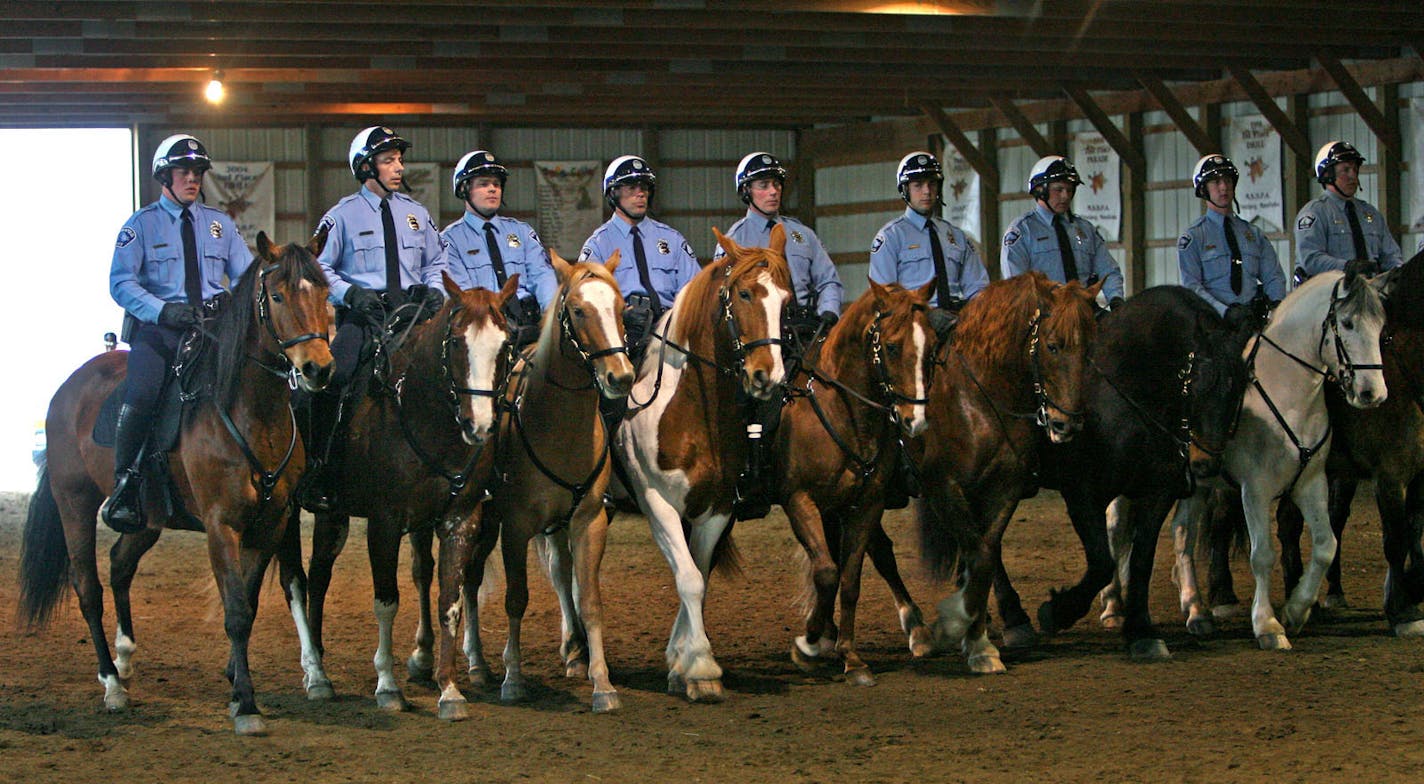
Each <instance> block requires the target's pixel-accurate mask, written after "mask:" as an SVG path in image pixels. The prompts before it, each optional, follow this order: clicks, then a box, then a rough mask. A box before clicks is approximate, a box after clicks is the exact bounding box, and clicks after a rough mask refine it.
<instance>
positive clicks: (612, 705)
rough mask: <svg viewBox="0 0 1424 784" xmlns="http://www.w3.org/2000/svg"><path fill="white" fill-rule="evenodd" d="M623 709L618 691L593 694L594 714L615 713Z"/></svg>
mask: <svg viewBox="0 0 1424 784" xmlns="http://www.w3.org/2000/svg"><path fill="white" fill-rule="evenodd" d="M622 707H623V702H622V700H619V699H618V692H616V691H596V692H594V693H593V712H594V713H613V712H614V711H617V710H619V709H621V708H622Z"/></svg>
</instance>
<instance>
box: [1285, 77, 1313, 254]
mask: <svg viewBox="0 0 1424 784" xmlns="http://www.w3.org/2000/svg"><path fill="white" fill-rule="evenodd" d="M1286 111H1288V112H1289V113H1290V115H1289V116H1290V117H1291V118H1293V120H1294V122H1295V124H1296V125H1297V126H1299V127H1302V128H1303V127H1305V125H1306V123H1307V122H1308V121H1309V117H1310V97H1309V96H1307V95H1292V96H1290V97H1289V98H1287V99H1286ZM1286 153H1287V156H1286V158H1285V159H1284V160H1283V161H1282V165H1283V166H1284V167H1285V172H1284V174H1285V196H1286V208H1285V216H1284V218H1285V226H1283V227H1282V228H1284V229H1285V232H1286V237H1288V238H1289V242H1288V243H1287V244H1286V248H1287V252H1286V253H1285V254H1284V258H1282V259H1281V260H1280V261H1281V269H1282V270H1283V271H1284V272H1285V274H1286V280H1287V281H1290V280H1291V272H1292V271H1294V270H1295V216H1296V215H1298V214H1299V213H1300V210H1301V208H1302V207H1304V206H1305V205H1306V202H1308V201H1310V200H1311V199H1312V198H1314V197H1315V194H1316V192H1317V191H1318V189H1319V187H1320V186H1319V184H1317V183H1316V182H1315V152H1314V151H1313V150H1309V151H1307V152H1306V154H1304V155H1302V154H1300V153H1297V152H1294V149H1290V150H1286Z"/></svg>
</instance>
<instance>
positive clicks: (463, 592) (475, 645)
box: [460, 510, 499, 689]
mask: <svg viewBox="0 0 1424 784" xmlns="http://www.w3.org/2000/svg"><path fill="white" fill-rule="evenodd" d="M486 513H488V510H486ZM498 539H499V523H498V521H497V520H494V519H493V518H491V517H489V516H488V514H486V517H485V518H484V523H483V525H481V526H480V536H479V539H477V540H476V541H475V549H474V552H473V555H472V556H471V557H470V562H469V563H467V564H465V585H464V586H463V587H462V588H461V589H460V596H461V598H462V600H463V601H464V607H465V659H466V661H468V662H469V669H468V670H467V671H466V674H467V675H468V676H469V678H470V686H472V687H476V688H481V689H483V688H486V687H488V686H489V685H490V683H491V682H492V679H491V677H490V671H489V664H488V662H486V661H485V651H484V645H483V644H482V642H481V640H480V589H481V586H483V585H484V580H485V565H486V564H487V563H488V562H489V557H490V553H492V552H494V546H495V542H496V541H498Z"/></svg>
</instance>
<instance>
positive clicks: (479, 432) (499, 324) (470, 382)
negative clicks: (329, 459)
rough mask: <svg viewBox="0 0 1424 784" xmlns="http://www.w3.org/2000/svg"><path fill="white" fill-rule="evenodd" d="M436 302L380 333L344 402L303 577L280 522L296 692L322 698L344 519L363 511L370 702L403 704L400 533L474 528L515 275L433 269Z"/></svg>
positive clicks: (292, 538) (293, 538) (293, 530)
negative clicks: (501, 278)
mask: <svg viewBox="0 0 1424 784" xmlns="http://www.w3.org/2000/svg"><path fill="white" fill-rule="evenodd" d="M444 286H445V291H446V292H447V293H448V294H449V298H448V300H447V301H446V302H445V304H444V305H443V306H442V307H441V308H440V309H439V310H438V311H436V313H435V314H434V315H433V316H431V317H430V318H429V319H428V320H426V321H424V322H421V323H417V324H414V325H412V326H411V327H410V329H409V331H408V333H406V336H405V339H404V341H403V342H401V343H400V345H399V346H393V345H392V342H391V341H389V340H388V341H387V343H386V345H385V346H384V347H383V348H382V350H381V354H382V355H383V356H385V357H386V358H387V359H386V361H385V362H378V363H377V365H378V367H377V372H376V377H375V379H374V380H373V381H372V386H371V389H370V391H369V392H368V393H367V394H366V395H363V396H361V397H360V398H359V399H357V400H355V401H353V402H351V403H349V404H351V405H354V406H355V410H354V412H353V413H352V415H351V418H350V425H349V430H348V432H347V435H346V438H347V445H346V449H347V451H346V460H345V467H344V469H343V470H342V472H341V475H340V476H339V477H336V479H335V486H334V488H333V489H334V490H335V491H336V493H337V496H336V504H335V508H334V509H332V510H331V511H329V512H319V513H317V514H315V515H314V517H315V521H316V523H315V526H314V528H313V532H312V555H311V566H310V579H308V575H307V574H306V572H304V571H303V569H302V544H301V539H300V537H299V535H298V532H299V527H298V525H297V524H296V521H297V516H298V514H299V513H300V510H299V509H297V508H295V507H293V509H292V510H291V517H292V524H291V525H290V530H289V532H288V535H287V537H286V538H285V539H284V540H283V543H282V546H281V548H280V550H279V552H278V562H279V563H280V564H281V580H282V586H283V589H284V590H285V591H286V595H287V603H288V606H289V607H290V609H291V612H292V617H293V620H294V622H295V623H296V625H297V632H298V636H299V637H300V639H301V646H302V654H301V662H302V670H303V673H304V683H305V685H306V688H307V696H308V698H310V699H330V698H331V697H332V696H333V695H334V691H333V689H332V686H331V680H330V679H329V678H328V677H327V675H326V672H325V669H324V667H323V663H322V658H323V656H324V654H325V650H324V646H323V644H322V622H323V618H324V610H325V602H326V591H327V588H328V587H329V586H330V583H331V569H332V566H333V564H334V563H335V562H336V558H337V556H338V555H340V553H341V549H342V547H343V546H344V545H345V543H346V536H347V532H348V529H349V526H350V516H351V515H356V516H359V517H365V518H366V546H367V551H368V557H369V560H370V564H371V582H372V588H373V592H374V594H375V597H374V598H375V601H374V610H375V616H376V624H377V647H376V655H375V659H374V664H375V668H376V704H377V705H378V706H379V707H380V708H382V709H384V710H392V711H401V710H406V709H408V708H409V703H408V702H407V701H406V698H405V694H404V693H403V692H402V691H401V687H400V684H399V682H398V681H397V680H396V676H395V670H394V662H395V658H394V655H393V654H392V644H393V642H392V625H393V623H394V621H395V616H396V611H397V609H398V608H399V605H400V588H399V587H398V585H397V581H396V567H397V564H398V562H399V560H400V543H401V539H402V537H404V536H405V534H406V533H407V532H410V531H419V530H422V529H433V530H434V531H435V532H436V534H437V535H439V536H440V537H441V538H442V539H443V538H445V537H447V536H451V535H464V534H463V533H461V532H465V531H468V530H471V527H474V528H478V525H479V512H480V505H481V504H482V502H483V501H484V500H485V498H486V497H487V495H488V493H487V490H486V487H487V485H488V483H489V474H490V471H491V470H492V467H493V450H489V449H486V448H485V447H486V444H487V442H488V441H489V440H490V436H491V435H492V433H493V431H494V427H495V421H496V412H495V400H496V398H497V397H498V396H499V395H500V394H501V392H502V388H503V384H504V378H505V375H506V373H507V372H508V369H509V360H508V353H509V343H508V339H509V324H508V322H507V321H506V320H505V317H504V314H503V310H502V308H503V307H504V304H505V303H506V302H507V301H508V300H509V298H510V297H512V296H514V295H515V293H516V291H517V290H518V286H519V275H518V274H515V275H511V276H509V279H508V280H507V281H506V282H505V284H504V287H503V288H502V289H501V290H500V291H498V292H492V291H487V290H485V289H468V290H461V289H460V287H459V286H458V285H457V284H456V283H455V282H454V281H453V280H451V279H450V277H449V276H448V275H446V276H445V277H444Z"/></svg>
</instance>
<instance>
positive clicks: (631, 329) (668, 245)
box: [578, 155, 702, 367]
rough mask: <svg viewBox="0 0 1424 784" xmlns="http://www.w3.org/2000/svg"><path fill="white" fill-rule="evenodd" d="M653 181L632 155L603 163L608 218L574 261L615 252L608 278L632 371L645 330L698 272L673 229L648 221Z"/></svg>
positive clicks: (599, 259) (648, 170)
mask: <svg viewBox="0 0 1424 784" xmlns="http://www.w3.org/2000/svg"><path fill="white" fill-rule="evenodd" d="M657 181H658V178H657V175H656V174H654V173H653V170H652V169H651V168H650V167H649V166H648V162H647V161H645V160H643V159H642V158H639V157H638V156H636V155H623V156H620V157H618V158H615V159H614V160H613V162H612V163H610V164H608V168H607V169H606V170H605V171H604V172H603V197H604V199H605V200H607V202H608V206H609V207H610V208H611V209H612V210H613V216H612V217H610V218H609V219H608V222H607V223H605V224H603V225H602V226H599V227H598V228H597V229H594V231H593V234H592V235H590V236H589V238H588V239H587V240H586V241H585V242H584V244H583V250H582V251H581V252H580V253H579V257H578V260H579V261H596V262H599V263H606V262H607V261H608V259H609V258H611V257H612V256H613V252H614V251H620V261H619V263H618V268H617V269H615V270H614V271H613V278H614V280H616V281H618V288H619V289H620V290H621V291H622V292H623V300H624V302H625V303H626V307H625V308H624V311H623V326H624V328H625V329H626V330H627V335H628V350H629V353H630V354H631V356H632V358H633V364H634V366H635V367H636V366H637V365H638V364H639V362H640V360H641V358H642V352H643V349H644V347H645V346H646V337H647V333H648V331H649V330H650V329H651V328H652V326H653V324H654V323H655V322H656V321H657V320H658V317H659V316H660V315H662V312H663V311H664V310H666V309H667V308H670V307H672V303H673V300H674V299H676V298H677V293H678V292H679V291H681V290H682V287H683V286H686V285H687V284H688V282H689V281H691V280H692V278H693V276H694V275H696V274H697V271H698V270H700V269H701V268H702V267H701V265H700V264H698V263H697V254H696V253H693V252H692V246H691V245H689V244H687V240H686V239H684V238H683V236H682V235H681V234H679V233H678V231H677V229H674V228H673V227H671V226H669V225H667V224H666V223H662V222H660V221H657V220H654V219H653V218H651V217H648V210H649V209H650V208H651V206H652V203H653V195H654V193H655V192H656V190H657ZM630 262H631V263H630Z"/></svg>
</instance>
